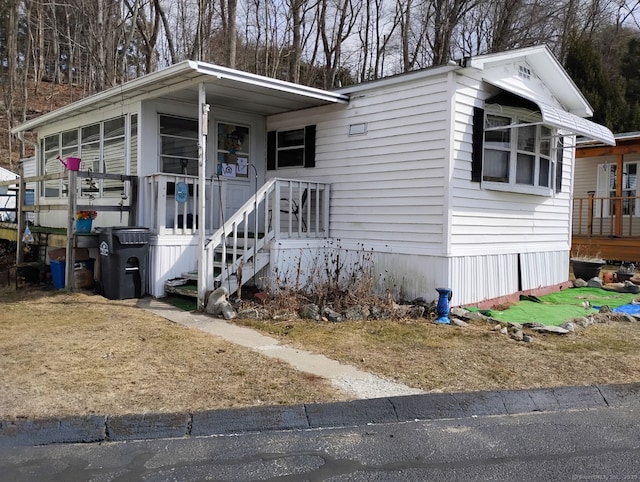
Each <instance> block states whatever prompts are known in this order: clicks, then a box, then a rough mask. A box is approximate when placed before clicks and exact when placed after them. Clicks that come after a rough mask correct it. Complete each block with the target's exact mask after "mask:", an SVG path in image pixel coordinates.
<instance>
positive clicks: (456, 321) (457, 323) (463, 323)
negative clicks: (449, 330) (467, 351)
mask: <svg viewBox="0 0 640 482" xmlns="http://www.w3.org/2000/svg"><path fill="white" fill-rule="evenodd" d="M449 322H450V323H451V324H452V325H454V326H459V327H460V328H466V327H467V326H469V323H467V322H466V321H463V320H461V319H460V318H456V317H451V316H450V317H449Z"/></svg>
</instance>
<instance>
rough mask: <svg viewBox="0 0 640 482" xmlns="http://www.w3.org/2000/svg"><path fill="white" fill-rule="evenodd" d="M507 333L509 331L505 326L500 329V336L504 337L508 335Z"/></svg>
mask: <svg viewBox="0 0 640 482" xmlns="http://www.w3.org/2000/svg"><path fill="white" fill-rule="evenodd" d="M508 333H509V330H507V327H506V326H503V327H502V328H501V329H500V334H501V335H506V334H508Z"/></svg>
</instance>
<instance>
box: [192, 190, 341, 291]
mask: <svg viewBox="0 0 640 482" xmlns="http://www.w3.org/2000/svg"><path fill="white" fill-rule="evenodd" d="M328 236H329V185H328V184H324V183H319V182H313V181H302V180H293V179H278V178H274V179H271V180H269V181H267V183H266V184H265V185H263V186H262V187H261V188H260V189H258V191H257V192H256V193H255V194H254V196H252V197H251V198H250V199H249V200H248V201H247V202H246V203H245V204H244V205H243V206H242V207H241V208H240V209H239V210H238V211H236V212H235V213H234V214H233V215H232V216H231V217H230V218H229V219H228V220H226V221H225V222H224V223H223V225H222V226H221V227H220V228H219V229H218V230H217V231H216V232H215V233H214V234H213V235H212V236H211V237H209V238H208V239H207V243H206V246H205V263H204V264H205V267H206V273H205V278H204V279H205V280H206V283H207V286H206V288H205V289H204V290H203V291H206V290H210V289H213V288H214V287H215V286H217V285H218V284H221V283H225V282H226V281H227V280H228V279H229V278H230V277H231V276H235V275H236V273H237V271H238V267H239V266H240V265H242V266H243V267H251V268H252V269H251V274H250V275H249V273H247V271H246V270H244V268H243V271H244V275H243V276H242V280H241V281H240V282H241V283H244V282H245V281H247V280H248V279H250V278H251V277H253V276H255V274H256V272H257V271H259V270H261V269H262V268H263V267H264V266H265V263H267V262H268V259H267V260H266V261H265V260H264V258H263V259H262V260H260V259H258V256H257V255H258V254H259V253H260V251H261V250H264V249H265V248H266V247H268V244H269V243H270V242H271V241H272V240H274V239H275V240H277V239H292V238H300V239H302V238H327V237H328ZM263 253H264V251H263ZM216 254H217V255H218V256H217V257H216Z"/></svg>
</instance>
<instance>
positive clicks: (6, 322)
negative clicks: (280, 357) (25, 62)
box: [0, 288, 347, 419]
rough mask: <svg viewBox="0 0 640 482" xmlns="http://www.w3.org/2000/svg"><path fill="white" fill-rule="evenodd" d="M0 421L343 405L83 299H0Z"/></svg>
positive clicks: (120, 308)
mask: <svg viewBox="0 0 640 482" xmlns="http://www.w3.org/2000/svg"><path fill="white" fill-rule="evenodd" d="M0 300H2V302H1V303H0V310H1V312H0V393H1V394H2V396H0V419H6V418H16V417H29V418H32V417H33V418H38V417H47V416H64V415H77V414H94V413H95V414H109V415H117V414H123V413H145V412H175V411H192V410H203V409H215V408H228V407H243V406H254V405H272V404H295V403H302V402H326V401H334V400H339V399H342V400H344V399H346V398H347V397H346V395H344V394H341V393H339V392H337V391H336V390H335V389H334V388H332V387H331V386H330V385H329V384H328V383H327V382H326V381H324V380H322V379H318V378H317V377H314V376H311V375H307V374H304V373H300V372H298V371H296V370H294V369H292V368H291V367H289V365H287V364H285V363H282V362H278V361H275V360H273V359H271V358H267V357H265V356H262V355H260V354H257V353H254V352H251V351H249V350H247V349H244V348H241V347H239V346H236V345H234V344H231V343H228V342H225V341H223V340H221V339H219V338H217V337H214V336H212V335H209V334H206V333H203V332H200V331H198V330H193V329H188V328H185V327H182V326H179V325H176V324H174V323H172V322H170V321H167V320H165V319H164V318H161V317H158V316H156V315H153V314H151V313H149V312H146V311H144V310H141V309H138V308H136V307H135V301H129V300H125V301H110V300H107V299H105V298H103V297H101V296H95V295H88V294H83V293H64V292H55V293H45V292H41V291H32V292H28V291H22V292H19V293H16V292H15V290H12V289H11V288H4V289H2V290H1V291H0Z"/></svg>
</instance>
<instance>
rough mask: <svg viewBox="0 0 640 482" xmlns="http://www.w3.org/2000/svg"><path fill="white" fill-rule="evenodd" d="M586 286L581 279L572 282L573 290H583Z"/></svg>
mask: <svg viewBox="0 0 640 482" xmlns="http://www.w3.org/2000/svg"><path fill="white" fill-rule="evenodd" d="M586 286H587V282H586V281H585V280H583V279H582V278H578V279H576V280H573V287H574V288H585V287H586Z"/></svg>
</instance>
